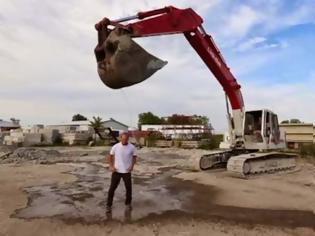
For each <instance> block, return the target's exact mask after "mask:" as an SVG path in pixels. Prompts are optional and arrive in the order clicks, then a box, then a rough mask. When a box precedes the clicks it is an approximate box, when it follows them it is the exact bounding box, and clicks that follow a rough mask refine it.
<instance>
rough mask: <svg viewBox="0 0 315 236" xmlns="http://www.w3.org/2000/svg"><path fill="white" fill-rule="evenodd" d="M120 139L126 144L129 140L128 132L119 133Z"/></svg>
mask: <svg viewBox="0 0 315 236" xmlns="http://www.w3.org/2000/svg"><path fill="white" fill-rule="evenodd" d="M120 141H121V143H122V144H123V145H127V144H128V141H129V134H128V133H127V132H124V133H122V134H121V135H120Z"/></svg>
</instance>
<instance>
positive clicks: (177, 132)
mask: <svg viewBox="0 0 315 236" xmlns="http://www.w3.org/2000/svg"><path fill="white" fill-rule="evenodd" d="M141 131H158V132H160V133H162V135H163V136H164V137H165V138H167V139H178V138H184V139H193V138H194V137H196V136H198V135H202V134H209V133H211V129H209V128H208V127H207V126H205V125H141Z"/></svg>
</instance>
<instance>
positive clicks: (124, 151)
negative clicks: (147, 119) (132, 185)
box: [110, 142, 136, 173]
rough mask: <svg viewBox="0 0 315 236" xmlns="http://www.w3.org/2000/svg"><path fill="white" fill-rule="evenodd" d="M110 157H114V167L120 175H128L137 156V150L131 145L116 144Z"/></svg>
mask: <svg viewBox="0 0 315 236" xmlns="http://www.w3.org/2000/svg"><path fill="white" fill-rule="evenodd" d="M110 155H114V157H115V158H114V167H115V169H116V170H117V172H118V173H128V168H130V167H131V165H132V160H133V156H136V148H135V146H134V145H132V144H131V143H128V144H127V145H123V144H122V143H121V142H120V143H116V144H115V145H114V146H113V147H112V149H111V150H110Z"/></svg>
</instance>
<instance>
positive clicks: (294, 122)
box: [290, 119, 302, 124]
mask: <svg viewBox="0 0 315 236" xmlns="http://www.w3.org/2000/svg"><path fill="white" fill-rule="evenodd" d="M290 123H291V124H300V123H302V122H301V121H300V120H299V119H291V120H290Z"/></svg>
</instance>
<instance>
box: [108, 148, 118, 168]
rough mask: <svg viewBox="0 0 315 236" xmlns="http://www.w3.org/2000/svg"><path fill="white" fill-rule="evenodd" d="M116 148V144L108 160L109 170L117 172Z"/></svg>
mask: <svg viewBox="0 0 315 236" xmlns="http://www.w3.org/2000/svg"><path fill="white" fill-rule="evenodd" d="M115 149H116V145H114V146H113V147H112V148H111V150H110V152H109V156H108V162H109V170H110V171H112V172H115V171H116V169H115Z"/></svg>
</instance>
